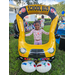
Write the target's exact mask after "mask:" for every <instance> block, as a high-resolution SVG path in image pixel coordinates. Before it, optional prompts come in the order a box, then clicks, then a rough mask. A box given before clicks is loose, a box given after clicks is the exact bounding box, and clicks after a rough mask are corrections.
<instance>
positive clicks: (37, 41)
mask: <svg viewBox="0 0 75 75" xmlns="http://www.w3.org/2000/svg"><path fill="white" fill-rule="evenodd" d="M32 33H33V35H34V45H41V44H42V33H44V34H46V35H49V32H45V31H44V30H43V29H40V22H39V21H35V29H33V30H32V31H31V32H30V33H28V34H26V35H25V36H30V35H31V34H32Z"/></svg>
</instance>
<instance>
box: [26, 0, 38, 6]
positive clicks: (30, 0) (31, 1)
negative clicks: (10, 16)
mask: <svg viewBox="0 0 75 75" xmlns="http://www.w3.org/2000/svg"><path fill="white" fill-rule="evenodd" d="M26 2H27V4H28V5H31V4H38V0H26Z"/></svg>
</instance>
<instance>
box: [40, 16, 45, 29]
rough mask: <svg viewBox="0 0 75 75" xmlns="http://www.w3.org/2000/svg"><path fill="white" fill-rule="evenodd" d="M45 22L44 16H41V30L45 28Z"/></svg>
mask: <svg viewBox="0 0 75 75" xmlns="http://www.w3.org/2000/svg"><path fill="white" fill-rule="evenodd" d="M44 22H45V20H44V16H43V15H42V16H41V28H42V29H43V28H44Z"/></svg>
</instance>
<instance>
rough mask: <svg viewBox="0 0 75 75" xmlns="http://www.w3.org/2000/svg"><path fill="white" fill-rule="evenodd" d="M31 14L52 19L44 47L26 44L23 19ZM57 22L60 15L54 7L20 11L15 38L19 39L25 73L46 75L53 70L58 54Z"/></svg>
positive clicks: (30, 7) (17, 16) (22, 66)
mask: <svg viewBox="0 0 75 75" xmlns="http://www.w3.org/2000/svg"><path fill="white" fill-rule="evenodd" d="M30 14H45V15H48V16H50V17H51V19H52V22H51V26H50V31H49V34H50V35H49V42H48V43H46V44H42V45H31V44H28V43H26V41H25V32H24V25H23V18H24V17H25V16H26V15H30ZM57 22H58V15H57V13H56V10H55V8H53V7H50V6H45V5H28V6H24V7H21V8H20V9H19V12H18V14H17V15H16V20H15V24H14V30H15V35H14V37H15V38H18V53H19V57H18V59H20V60H22V64H21V68H22V70H23V71H25V72H34V71H35V70H37V71H38V72H41V73H45V72H47V71H49V70H50V69H51V63H50V62H51V61H52V60H53V59H54V56H55V52H56V41H55V40H56V39H55V37H56V36H55V29H56V26H57ZM57 37H58V36H57ZM36 61H37V62H36ZM35 63H36V64H35Z"/></svg>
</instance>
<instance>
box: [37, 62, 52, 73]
mask: <svg viewBox="0 0 75 75" xmlns="http://www.w3.org/2000/svg"><path fill="white" fill-rule="evenodd" d="M51 67H52V65H51V63H50V62H48V61H41V62H39V63H38V64H37V71H38V72H40V73H45V72H48V71H49V70H50V69H51Z"/></svg>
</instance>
